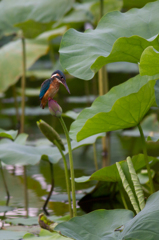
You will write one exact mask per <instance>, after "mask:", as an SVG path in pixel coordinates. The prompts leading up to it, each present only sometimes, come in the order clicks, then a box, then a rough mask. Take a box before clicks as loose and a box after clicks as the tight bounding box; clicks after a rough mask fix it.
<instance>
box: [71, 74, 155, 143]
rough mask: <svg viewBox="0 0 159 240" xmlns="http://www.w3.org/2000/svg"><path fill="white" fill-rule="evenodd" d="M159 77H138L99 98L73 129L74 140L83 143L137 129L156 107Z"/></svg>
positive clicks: (79, 116)
mask: <svg viewBox="0 0 159 240" xmlns="http://www.w3.org/2000/svg"><path fill="white" fill-rule="evenodd" d="M157 77H158V75H157V76H153V77H148V76H143V77H141V76H140V75H137V76H136V77H134V78H131V79H129V80H128V81H126V82H124V83H122V84H120V85H118V86H115V87H113V88H112V89H111V90H110V91H109V92H108V93H107V94H105V95H103V96H100V97H98V98H96V100H95V101H94V102H93V104H92V106H91V107H90V108H86V109H84V110H83V111H82V112H81V113H80V114H79V115H78V117H77V119H76V120H75V121H74V122H73V124H72V125H71V129H70V136H71V138H72V139H76V140H77V141H80V140H82V139H84V138H86V137H88V136H91V135H93V134H97V133H100V132H108V131H114V130H118V129H124V128H130V127H133V126H136V125H137V124H138V123H139V122H140V121H141V120H142V118H143V116H144V115H145V114H146V112H147V111H148V110H149V108H150V107H151V106H152V105H153V104H154V103H155V94H154V85H155V82H156V81H155V79H157ZM152 79H153V80H152Z"/></svg>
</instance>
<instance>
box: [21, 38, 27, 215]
mask: <svg viewBox="0 0 159 240" xmlns="http://www.w3.org/2000/svg"><path fill="white" fill-rule="evenodd" d="M21 39H22V68H23V74H22V80H21V90H22V93H21V98H22V101H21V111H22V112H21V122H20V133H23V132H24V122H25V81H26V48H25V47H26V46H25V38H24V37H22V38H21ZM26 172H27V171H26V166H24V167H23V178H24V196H25V212H26V217H28V189H27V173H26Z"/></svg>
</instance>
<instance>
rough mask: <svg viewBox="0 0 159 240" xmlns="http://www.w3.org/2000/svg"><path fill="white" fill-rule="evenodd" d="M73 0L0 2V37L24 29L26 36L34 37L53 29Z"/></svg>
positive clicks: (11, 0) (8, 0) (10, 0)
mask: <svg viewBox="0 0 159 240" xmlns="http://www.w3.org/2000/svg"><path fill="white" fill-rule="evenodd" d="M73 2H74V1H73V0H59V1H56V0H45V1H43V0H29V1H27V3H26V1H25V0H16V1H14V0H6V1H1V2H0V37H2V36H3V35H5V34H12V33H15V32H18V31H19V29H21V30H22V31H23V35H24V36H25V37H26V38H34V37H36V36H38V35H39V34H40V33H42V32H44V31H47V30H50V29H52V25H53V23H55V21H57V20H59V19H60V18H62V17H63V16H64V15H65V14H66V13H67V12H68V11H69V10H70V9H71V7H72V5H73Z"/></svg>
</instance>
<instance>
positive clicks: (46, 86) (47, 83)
mask: <svg viewBox="0 0 159 240" xmlns="http://www.w3.org/2000/svg"><path fill="white" fill-rule="evenodd" d="M52 80H53V79H47V80H45V81H44V82H43V83H42V85H41V90H40V94H39V98H40V100H41V99H42V98H43V96H44V94H45V93H46V91H47V90H48V89H49V87H50V84H51V82H52Z"/></svg>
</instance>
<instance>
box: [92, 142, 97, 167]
mask: <svg viewBox="0 0 159 240" xmlns="http://www.w3.org/2000/svg"><path fill="white" fill-rule="evenodd" d="M93 156H94V165H95V168H96V171H97V170H98V162H97V150H96V143H93Z"/></svg>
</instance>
